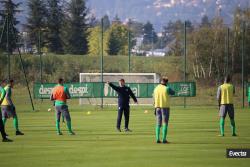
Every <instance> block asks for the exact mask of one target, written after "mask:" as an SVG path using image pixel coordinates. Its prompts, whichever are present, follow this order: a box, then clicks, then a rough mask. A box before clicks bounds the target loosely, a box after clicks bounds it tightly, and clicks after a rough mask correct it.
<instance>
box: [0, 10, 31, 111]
mask: <svg viewBox="0 0 250 167" xmlns="http://www.w3.org/2000/svg"><path fill="white" fill-rule="evenodd" d="M3 12H4V14H5V23H4V27H3V30H2V33H1V39H0V43H2V38H3V34H4V30H5V28H6V33H7V34H6V37H7V39H6V49H7V56H8V79H10V46H9V35H10V32H9V31H10V30H11V33H12V34H13V35H14V42H15V44H16V45H17V49H18V55H19V59H20V61H21V66H22V71H23V73H24V77H25V81H26V86H27V89H28V93H29V97H30V102H31V105H32V109H33V111H34V110H35V109H34V104H33V100H32V96H31V92H30V88H29V84H28V80H27V75H26V71H25V69H24V65H23V59H22V55H21V52H20V49H19V46H18V38H17V34H16V32H15V29H14V23H13V18H11V17H10V9H7V10H3Z"/></svg>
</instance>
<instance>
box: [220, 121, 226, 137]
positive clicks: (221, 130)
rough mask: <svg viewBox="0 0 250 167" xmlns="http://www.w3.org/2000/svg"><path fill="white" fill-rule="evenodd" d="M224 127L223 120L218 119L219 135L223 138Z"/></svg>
mask: <svg viewBox="0 0 250 167" xmlns="http://www.w3.org/2000/svg"><path fill="white" fill-rule="evenodd" d="M224 125H225V119H224V118H220V134H221V135H222V136H224Z"/></svg>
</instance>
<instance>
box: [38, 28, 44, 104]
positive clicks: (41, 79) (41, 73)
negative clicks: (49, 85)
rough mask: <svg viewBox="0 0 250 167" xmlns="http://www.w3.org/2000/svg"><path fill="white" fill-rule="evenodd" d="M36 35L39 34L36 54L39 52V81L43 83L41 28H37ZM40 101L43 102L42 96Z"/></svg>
mask: <svg viewBox="0 0 250 167" xmlns="http://www.w3.org/2000/svg"><path fill="white" fill-rule="evenodd" d="M38 36H39V37H38V54H39V58H40V83H41V84H43V62H42V53H41V28H39V32H38ZM41 97H42V96H41ZM41 101H42V102H43V97H42V99H41Z"/></svg>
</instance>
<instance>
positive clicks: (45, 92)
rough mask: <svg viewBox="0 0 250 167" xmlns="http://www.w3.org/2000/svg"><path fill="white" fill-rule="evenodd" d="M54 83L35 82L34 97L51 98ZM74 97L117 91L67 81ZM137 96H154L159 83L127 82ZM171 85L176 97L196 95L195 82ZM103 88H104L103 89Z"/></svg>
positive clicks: (87, 83) (89, 96) (103, 86)
mask: <svg viewBox="0 0 250 167" xmlns="http://www.w3.org/2000/svg"><path fill="white" fill-rule="evenodd" d="M55 85H56V84H54V83H43V84H40V83H35V84H34V88H33V89H34V91H33V92H34V98H35V99H49V98H50V95H51V93H52V90H53V88H54V87H55ZM64 85H65V86H66V87H68V89H69V92H70V95H71V97H72V98H100V97H102V95H103V97H104V98H112V97H116V96H117V93H116V92H115V91H114V90H113V89H112V88H111V87H110V86H109V85H108V84H106V83H100V82H85V83H66V84H64ZM126 85H127V86H129V87H130V88H131V90H132V91H133V92H134V94H135V95H136V97H138V98H152V95H153V91H154V88H155V87H156V86H157V85H158V84H153V83H127V84H126ZM169 86H170V87H171V88H172V89H173V90H174V91H175V95H174V97H194V96H196V84H195V82H174V83H169ZM102 88H103V89H102Z"/></svg>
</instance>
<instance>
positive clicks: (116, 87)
mask: <svg viewBox="0 0 250 167" xmlns="http://www.w3.org/2000/svg"><path fill="white" fill-rule="evenodd" d="M109 86H110V87H111V88H112V89H114V90H115V91H116V92H120V89H119V87H118V86H115V85H114V84H112V83H109Z"/></svg>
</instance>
